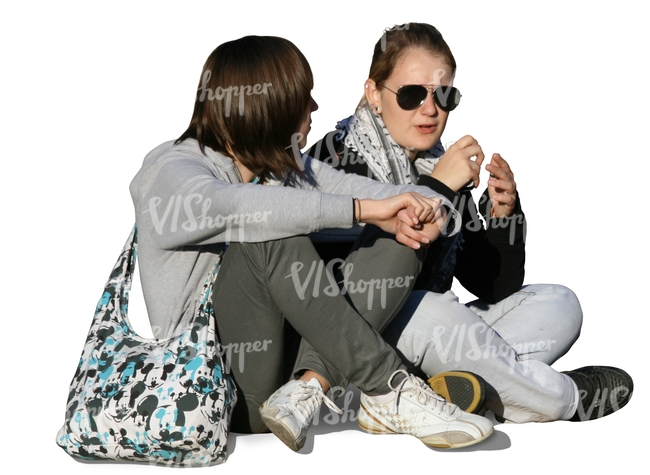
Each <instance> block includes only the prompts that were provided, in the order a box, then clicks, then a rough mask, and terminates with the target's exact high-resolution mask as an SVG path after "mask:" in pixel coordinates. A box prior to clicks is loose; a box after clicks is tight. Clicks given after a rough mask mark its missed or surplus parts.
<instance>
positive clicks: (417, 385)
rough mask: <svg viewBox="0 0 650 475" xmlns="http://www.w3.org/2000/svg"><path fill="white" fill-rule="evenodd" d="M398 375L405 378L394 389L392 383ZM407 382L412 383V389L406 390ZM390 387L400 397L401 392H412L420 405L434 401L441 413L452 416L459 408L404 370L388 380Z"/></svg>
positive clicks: (398, 371)
mask: <svg viewBox="0 0 650 475" xmlns="http://www.w3.org/2000/svg"><path fill="white" fill-rule="evenodd" d="M397 373H402V374H404V378H403V379H402V381H400V383H399V384H398V385H397V387H394V386H393V382H392V381H393V378H394V377H395V375H396V374H397ZM407 381H410V382H411V387H410V388H406V389H404V385H405V384H406V382H407ZM388 386H389V387H390V388H391V389H392V390H393V391H396V392H397V395H398V397H399V394H400V392H402V391H404V392H406V391H410V392H413V393H415V397H416V398H417V400H418V402H419V403H420V404H423V405H429V402H430V401H433V405H434V407H435V408H436V409H437V408H440V411H441V412H444V413H446V414H448V415H451V414H452V413H453V412H454V411H456V409H458V406H456V405H455V404H453V403H451V402H449V401H447V400H446V399H445V398H443V397H442V396H440V395H439V394H437V393H436V392H435V391H434V390H433V389H431V387H430V386H429V385H428V384H427V383H425V382H424V381H422V380H421V379H420V378H418V377H417V376H415V375H412V374H409V373H407V372H406V371H404V370H403V369H401V370H397V371H395V372H394V373H393V374H392V375H391V377H390V379H389V380H388ZM397 408H399V404H397Z"/></svg>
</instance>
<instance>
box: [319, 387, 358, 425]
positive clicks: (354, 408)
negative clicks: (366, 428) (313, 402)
mask: <svg viewBox="0 0 650 475" xmlns="http://www.w3.org/2000/svg"><path fill="white" fill-rule="evenodd" d="M330 391H331V392H330V394H331V395H332V397H333V398H337V399H338V398H339V397H340V398H343V404H342V406H343V407H339V410H340V413H337V412H334V411H331V412H330V413H329V414H327V415H325V416H324V417H322V421H323V422H324V423H325V424H328V425H336V424H338V423H341V424H344V423H345V422H347V421H351V422H355V421H357V420H358V419H359V402H358V401H356V402H355V401H354V392H353V391H347V390H346V389H345V388H343V387H341V386H334V387H333V388H331V389H330ZM325 407H327V406H326V405H325V404H323V405H322V406H321V410H320V411H319V412H317V413H316V416H315V417H314V420H313V422H312V424H311V425H312V426H317V425H318V424H319V423H320V421H321V416H322V412H323V411H324V408H325Z"/></svg>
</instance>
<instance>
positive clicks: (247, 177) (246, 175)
mask: <svg viewBox="0 0 650 475" xmlns="http://www.w3.org/2000/svg"><path fill="white" fill-rule="evenodd" d="M232 161H233V162H234V163H235V166H236V167H237V170H239V175H240V176H241V181H242V183H250V182H251V181H253V178H255V177H256V176H257V175H256V174H255V173H253V172H252V171H250V170H249V169H248V168H246V167H245V166H244V165H243V164H242V163H241V162H240V161H239V160H237V159H236V158H233V160H232Z"/></svg>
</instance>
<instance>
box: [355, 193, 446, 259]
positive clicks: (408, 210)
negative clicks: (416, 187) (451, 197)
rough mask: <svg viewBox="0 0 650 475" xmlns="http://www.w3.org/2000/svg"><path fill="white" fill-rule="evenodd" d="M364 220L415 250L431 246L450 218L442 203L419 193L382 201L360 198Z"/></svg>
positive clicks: (361, 219) (361, 218) (362, 218)
mask: <svg viewBox="0 0 650 475" xmlns="http://www.w3.org/2000/svg"><path fill="white" fill-rule="evenodd" d="M360 210H361V213H360V216H358V218H359V219H360V221H361V222H364V223H368V224H374V225H375V226H378V227H380V228H381V229H382V230H384V231H386V232H389V233H391V234H394V235H395V239H396V240H397V241H398V242H400V243H402V244H404V245H405V246H408V247H410V248H412V249H419V248H420V247H421V246H422V245H428V244H429V243H431V242H433V241H435V240H436V239H437V238H438V236H439V235H440V230H441V228H444V224H445V222H446V219H447V213H446V211H445V209H444V207H443V206H442V202H441V201H440V200H439V199H437V198H427V197H425V196H422V195H420V194H418V193H402V194H400V195H397V196H393V197H391V198H386V199H383V200H371V199H365V200H361V201H360Z"/></svg>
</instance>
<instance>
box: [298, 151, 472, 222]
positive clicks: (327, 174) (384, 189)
mask: <svg viewBox="0 0 650 475" xmlns="http://www.w3.org/2000/svg"><path fill="white" fill-rule="evenodd" d="M305 169H306V170H311V171H312V173H313V174H314V176H315V177H316V180H317V183H316V186H318V188H319V189H320V190H321V191H323V192H326V193H334V194H347V195H352V196H354V197H355V198H361V199H363V198H372V199H383V198H389V197H391V196H395V195H399V194H400V193H407V192H415V193H419V194H420V195H422V196H426V197H428V198H437V199H439V200H440V201H441V202H442V204H443V205H444V206H445V207H446V208H447V210H448V215H449V218H450V219H449V220H448V223H450V225H449V226H447V229H445V230H444V231H443V234H444V235H454V234H456V233H457V232H458V231H459V229H460V226H461V221H462V220H461V215H460V213H459V212H458V211H457V210H456V209H455V208H454V206H453V204H452V202H451V201H450V200H449V199H448V198H447V197H445V196H444V195H442V194H440V193H438V192H436V191H433V190H432V189H431V188H429V187H428V186H417V185H393V184H387V183H381V182H378V181H377V180H373V179H371V178H368V177H365V176H361V175H357V174H355V173H346V172H345V171H343V170H337V169H335V168H332V167H331V166H329V165H327V164H326V163H323V162H322V161H320V160H316V159H313V158H311V157H309V156H305Z"/></svg>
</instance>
